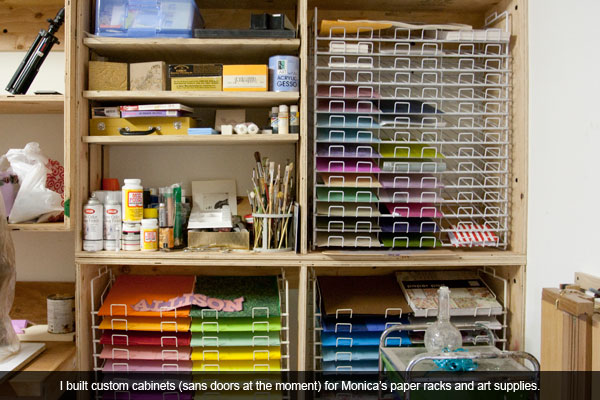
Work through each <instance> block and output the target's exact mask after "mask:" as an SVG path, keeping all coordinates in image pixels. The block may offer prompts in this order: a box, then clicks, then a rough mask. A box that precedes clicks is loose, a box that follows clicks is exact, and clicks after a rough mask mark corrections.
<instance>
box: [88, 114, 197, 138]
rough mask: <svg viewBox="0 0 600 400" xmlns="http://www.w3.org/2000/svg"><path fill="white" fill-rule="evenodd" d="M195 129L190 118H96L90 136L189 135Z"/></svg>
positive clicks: (194, 123)
mask: <svg viewBox="0 0 600 400" xmlns="http://www.w3.org/2000/svg"><path fill="white" fill-rule="evenodd" d="M195 127H196V120H195V119H193V118H190V117H148V118H146V117H143V118H94V119H90V136H130V135H131V136H149V135H187V134H188V129H189V128H195Z"/></svg>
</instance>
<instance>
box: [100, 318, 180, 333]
mask: <svg viewBox="0 0 600 400" xmlns="http://www.w3.org/2000/svg"><path fill="white" fill-rule="evenodd" d="M190 324H191V318H189V317H186V318H156V317H126V318H125V317H104V318H103V319H102V322H101V323H100V326H99V328H100V329H111V330H120V331H152V332H175V331H177V332H188V331H189V330H190Z"/></svg>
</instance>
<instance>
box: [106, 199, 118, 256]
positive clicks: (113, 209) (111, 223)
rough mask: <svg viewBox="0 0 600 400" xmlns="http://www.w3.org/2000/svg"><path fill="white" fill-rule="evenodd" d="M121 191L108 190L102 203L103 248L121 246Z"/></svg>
mask: <svg viewBox="0 0 600 400" xmlns="http://www.w3.org/2000/svg"><path fill="white" fill-rule="evenodd" d="M120 199H121V192H110V193H108V195H107V197H106V202H105V204H104V250H108V251H117V250H120V247H121V202H120Z"/></svg>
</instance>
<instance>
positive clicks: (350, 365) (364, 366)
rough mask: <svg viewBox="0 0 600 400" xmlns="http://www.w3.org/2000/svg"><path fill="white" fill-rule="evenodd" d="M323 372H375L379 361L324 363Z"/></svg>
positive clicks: (377, 369)
mask: <svg viewBox="0 0 600 400" xmlns="http://www.w3.org/2000/svg"><path fill="white" fill-rule="evenodd" d="M323 371H326V372H339V373H345V372H377V371H379V361H378V360H375V361H373V360H369V361H337V362H336V361H324V362H323Z"/></svg>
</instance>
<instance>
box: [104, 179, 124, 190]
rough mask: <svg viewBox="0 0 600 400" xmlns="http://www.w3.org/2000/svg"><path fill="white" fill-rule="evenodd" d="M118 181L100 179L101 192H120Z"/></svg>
mask: <svg viewBox="0 0 600 400" xmlns="http://www.w3.org/2000/svg"><path fill="white" fill-rule="evenodd" d="M120 189H121V187H120V186H119V180H118V179H116V178H104V179H102V190H120Z"/></svg>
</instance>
